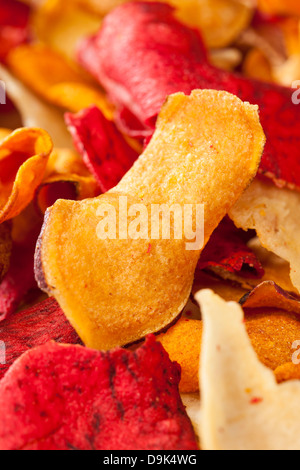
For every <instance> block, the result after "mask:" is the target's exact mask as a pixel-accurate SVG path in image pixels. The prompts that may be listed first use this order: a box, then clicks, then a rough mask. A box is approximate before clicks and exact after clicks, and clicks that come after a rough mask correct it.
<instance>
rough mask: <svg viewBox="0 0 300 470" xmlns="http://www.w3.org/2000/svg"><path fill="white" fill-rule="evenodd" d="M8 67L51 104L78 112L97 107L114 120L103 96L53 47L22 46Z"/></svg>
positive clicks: (11, 55)
mask: <svg viewBox="0 0 300 470" xmlns="http://www.w3.org/2000/svg"><path fill="white" fill-rule="evenodd" d="M7 65H8V67H9V68H10V70H11V71H12V72H13V74H14V75H15V76H16V77H17V78H18V79H19V80H20V81H21V82H22V83H24V84H25V85H26V86H27V87H28V88H30V89H31V90H33V91H34V92H36V93H37V94H38V95H39V96H41V97H42V98H44V99H45V100H46V101H48V102H50V103H52V104H55V105H57V106H61V107H63V108H65V109H68V110H69V111H75V112H77V111H80V110H81V109H83V108H86V107H88V106H90V105H91V104H95V105H97V106H99V108H100V109H102V110H103V112H104V113H105V114H106V115H107V117H110V118H111V117H112V107H111V105H110V104H109V103H108V101H107V100H106V98H105V96H104V93H102V92H101V91H100V90H99V89H97V88H95V87H94V86H93V85H91V83H90V82H89V81H88V80H87V79H86V77H85V75H84V73H83V72H81V71H79V70H78V69H77V67H76V65H75V64H73V63H72V61H69V60H67V59H66V58H65V57H64V56H63V55H61V54H60V53H59V52H57V51H55V50H53V49H51V48H50V47H47V46H45V45H41V44H27V45H22V46H19V47H17V48H15V49H13V50H12V51H11V52H10V54H9V56H8V58H7Z"/></svg>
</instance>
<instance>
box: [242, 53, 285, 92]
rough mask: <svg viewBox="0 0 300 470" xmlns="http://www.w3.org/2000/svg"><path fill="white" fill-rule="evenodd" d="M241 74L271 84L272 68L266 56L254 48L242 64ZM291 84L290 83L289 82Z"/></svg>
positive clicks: (272, 79) (272, 78)
mask: <svg viewBox="0 0 300 470" xmlns="http://www.w3.org/2000/svg"><path fill="white" fill-rule="evenodd" d="M243 73H244V74H245V75H246V76H247V77H250V78H254V79H256V80H261V81H265V82H273V81H274V76H273V73H272V67H271V64H270V62H269V61H268V59H267V58H266V56H265V55H264V54H263V53H262V52H261V51H260V50H259V49H256V48H253V49H251V50H250V51H249V52H248V54H247V56H246V58H245V60H244V63H243ZM290 83H291V82H290Z"/></svg>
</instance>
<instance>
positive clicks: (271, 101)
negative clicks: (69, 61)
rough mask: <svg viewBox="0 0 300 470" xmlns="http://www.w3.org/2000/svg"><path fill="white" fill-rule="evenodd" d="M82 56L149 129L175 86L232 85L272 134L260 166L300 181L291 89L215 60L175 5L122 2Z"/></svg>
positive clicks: (283, 181) (280, 179)
mask: <svg viewBox="0 0 300 470" xmlns="http://www.w3.org/2000/svg"><path fill="white" fill-rule="evenodd" d="M120 24H122V28H121V31H119V29H120V28H119V25H120ZM116 30H117V31H118V35H117V36H116V34H115V31H116ZM149 44H151V47H149ZM78 59H79V61H80V63H81V64H82V65H83V66H84V67H85V68H86V69H87V70H88V71H89V72H91V73H92V75H93V76H94V77H95V78H96V79H97V80H98V81H99V82H100V83H101V84H102V85H103V86H104V88H105V89H106V90H107V92H108V94H109V96H110V98H111V99H112V100H113V102H114V103H115V104H116V105H117V106H118V107H120V108H121V109H123V108H128V109H129V111H130V112H131V113H132V114H133V115H134V116H135V117H136V118H137V119H138V121H139V122H140V123H142V124H143V125H144V128H145V129H146V130H147V131H148V134H150V135H151V134H152V132H153V129H154V124H155V121H156V116H157V114H158V112H159V110H160V109H161V106H162V104H163V102H164V100H165V98H166V96H168V95H170V94H172V93H176V92H179V91H181V92H184V93H186V94H189V93H190V92H191V90H193V89H217V90H226V91H228V92H230V93H232V94H234V95H237V96H238V97H239V98H240V99H242V100H243V101H247V102H250V103H252V104H257V105H258V106H259V109H260V118H261V123H262V126H263V129H264V131H265V133H266V137H267V143H266V147H265V151H264V155H263V158H262V161H261V165H260V169H259V172H260V173H261V174H263V175H264V176H266V177H268V178H270V179H272V181H274V182H275V183H276V184H277V185H279V186H284V185H286V186H289V187H291V188H297V189H299V188H300V179H299V175H300V146H299V122H300V119H299V110H300V108H299V106H295V105H294V104H293V102H292V98H291V97H292V94H293V90H292V89H291V88H284V87H281V86H278V85H276V84H270V83H263V82H259V81H255V80H250V79H247V78H245V77H242V76H240V75H238V74H234V73H230V72H227V71H224V70H219V69H217V68H215V67H213V66H212V65H210V64H209V63H208V61H207V54H206V52H205V49H204V47H203V43H202V41H201V38H200V36H199V34H197V33H196V32H195V31H194V30H192V29H191V28H188V27H186V26H184V25H182V24H181V23H180V22H178V21H176V20H175V19H174V17H173V11H172V9H171V8H170V7H169V6H167V5H159V4H157V3H155V4H149V3H145V2H137V3H126V4H125V5H122V6H121V7H119V8H117V9H116V10H114V11H113V12H112V13H110V14H109V15H108V16H107V17H106V18H105V20H104V22H103V25H102V28H101V30H100V32H99V33H98V34H97V35H95V36H93V37H90V38H87V39H86V40H84V41H82V43H81V46H80V47H79V50H78ZM183 71H184V73H183ZM145 129H144V130H145Z"/></svg>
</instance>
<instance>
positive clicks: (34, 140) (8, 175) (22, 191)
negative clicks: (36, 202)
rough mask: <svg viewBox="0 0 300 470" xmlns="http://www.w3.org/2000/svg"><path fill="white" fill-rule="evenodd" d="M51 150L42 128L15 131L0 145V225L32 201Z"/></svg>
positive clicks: (47, 137)
mask: <svg viewBox="0 0 300 470" xmlns="http://www.w3.org/2000/svg"><path fill="white" fill-rule="evenodd" d="M51 151H52V141H51V139H50V137H49V135H48V134H47V133H46V132H45V131H43V130H42V129H33V128H32V129H30V128H28V129H26V128H23V129H19V130H17V131H15V132H13V133H12V134H11V135H9V136H8V137H6V138H5V139H4V140H2V142H0V223H2V222H4V221H5V220H8V219H12V218H14V217H16V216H17V215H18V214H20V212H21V211H22V210H23V209H25V207H26V206H28V204H29V203H30V202H31V201H32V199H33V197H34V193H35V190H36V188H37V187H38V186H39V185H40V183H41V182H42V180H43V177H44V174H45V170H46V166H47V162H48V158H49V155H50V153H51Z"/></svg>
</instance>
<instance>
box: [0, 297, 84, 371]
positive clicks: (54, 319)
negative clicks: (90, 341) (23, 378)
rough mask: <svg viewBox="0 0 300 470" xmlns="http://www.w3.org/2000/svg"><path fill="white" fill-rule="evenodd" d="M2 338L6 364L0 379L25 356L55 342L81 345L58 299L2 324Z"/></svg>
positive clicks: (0, 365)
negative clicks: (34, 349)
mask: <svg viewBox="0 0 300 470" xmlns="http://www.w3.org/2000/svg"><path fill="white" fill-rule="evenodd" d="M0 335H1V339H2V341H4V342H5V350H6V354H5V356H6V357H5V364H2V363H0V378H1V379H2V377H3V376H4V374H5V373H6V372H7V370H8V369H9V368H10V366H11V365H12V364H13V363H14V362H15V360H16V359H18V358H19V357H20V356H21V355H22V354H23V353H25V352H26V351H28V350H29V349H32V348H36V347H37V346H41V345H43V344H46V343H48V342H49V341H51V340H54V341H56V342H57V343H67V344H79V343H80V339H79V338H78V336H77V334H76V332H75V330H74V329H73V328H72V326H71V325H70V323H69V322H68V320H67V319H66V317H65V315H64V313H63V311H62V310H61V308H60V307H59V305H58V303H57V302H56V301H55V300H54V299H50V298H48V299H46V300H44V301H42V302H40V303H37V304H36V305H34V306H33V307H31V308H28V309H26V310H21V311H19V312H17V313H15V314H14V315H13V316H11V317H10V318H9V319H7V320H5V321H3V322H1V324H0Z"/></svg>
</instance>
